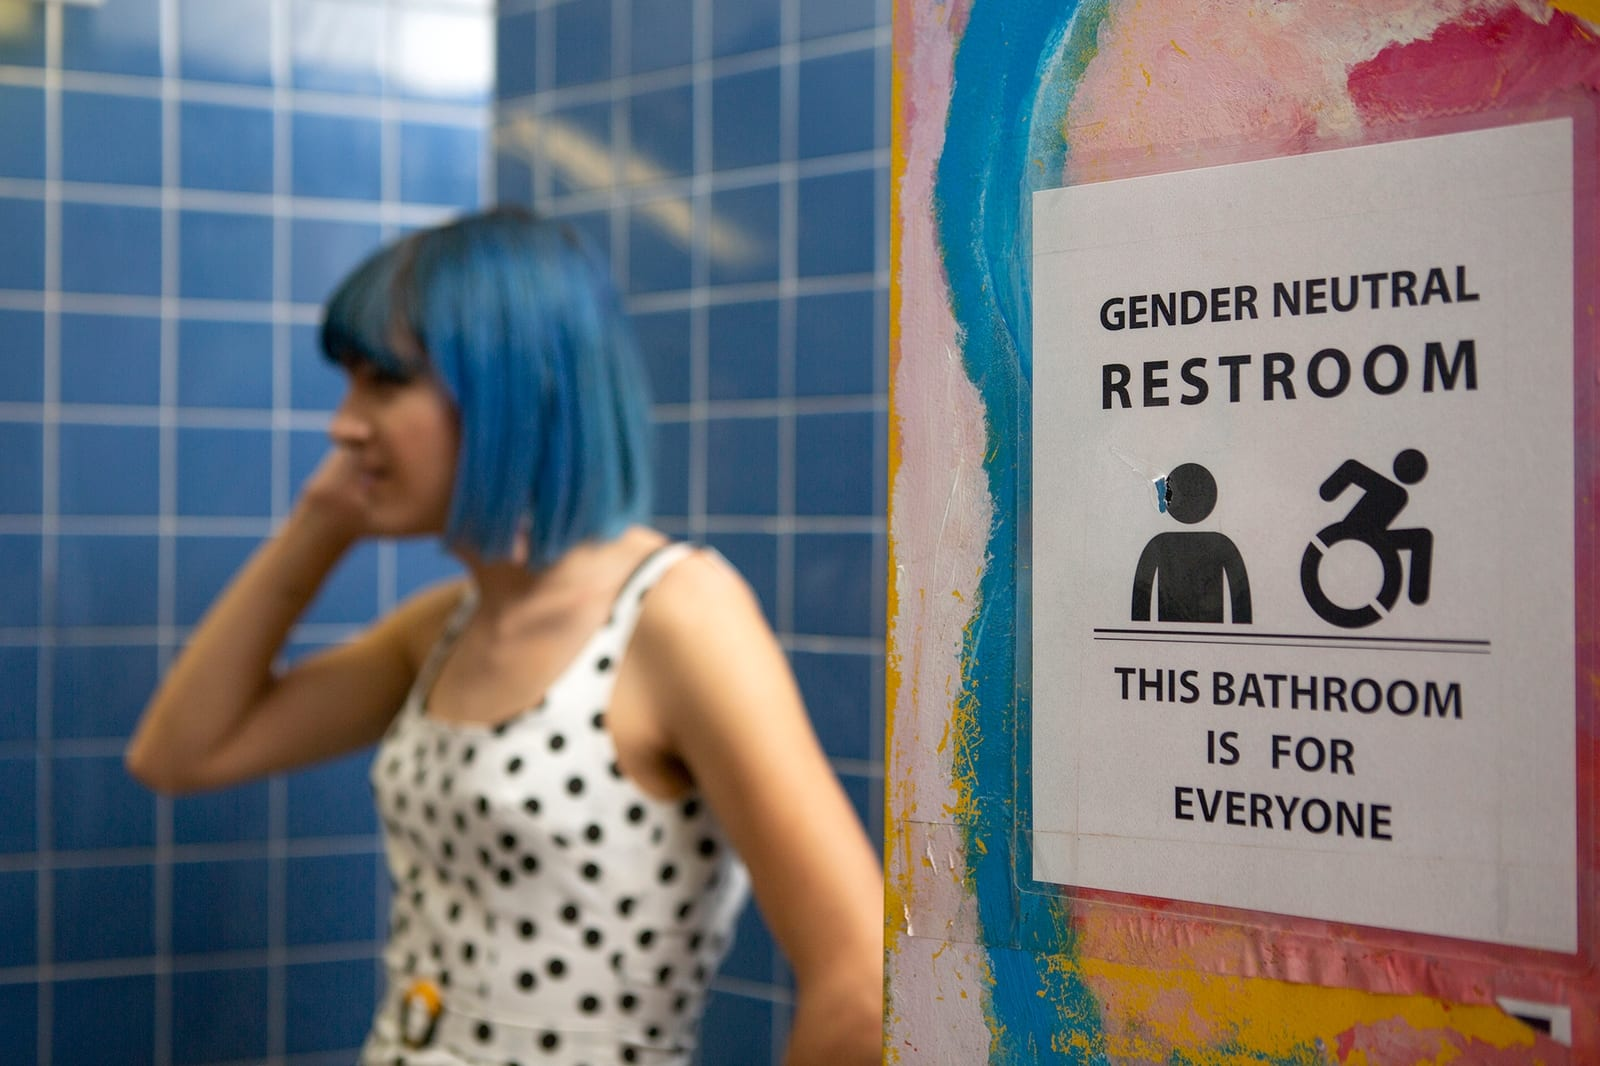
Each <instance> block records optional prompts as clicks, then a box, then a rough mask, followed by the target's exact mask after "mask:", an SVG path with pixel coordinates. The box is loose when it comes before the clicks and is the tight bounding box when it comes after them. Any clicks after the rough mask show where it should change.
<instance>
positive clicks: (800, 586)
mask: <svg viewBox="0 0 1600 1066" xmlns="http://www.w3.org/2000/svg"><path fill="white" fill-rule="evenodd" d="M873 575H874V570H873V544H872V537H871V536H870V535H869V534H866V533H801V534H797V535H796V536H795V538H794V628H795V632H797V633H806V634H811V635H816V636H836V637H870V636H875V635H876V634H877V633H878V632H879V628H880V626H881V620H879V619H875V618H874V617H873V596H872V581H873Z"/></svg>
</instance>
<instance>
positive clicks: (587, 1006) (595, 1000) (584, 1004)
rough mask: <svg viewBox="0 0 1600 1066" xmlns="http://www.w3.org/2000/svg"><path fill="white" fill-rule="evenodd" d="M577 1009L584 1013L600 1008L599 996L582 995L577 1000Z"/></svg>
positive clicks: (591, 1012) (590, 1012)
mask: <svg viewBox="0 0 1600 1066" xmlns="http://www.w3.org/2000/svg"><path fill="white" fill-rule="evenodd" d="M578 1009H579V1010H581V1011H583V1013H585V1014H593V1013H594V1012H595V1011H597V1010H599V1009H600V998H599V997H598V996H584V997H583V998H582V999H580V1000H578Z"/></svg>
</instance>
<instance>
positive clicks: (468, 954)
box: [461, 940, 478, 962]
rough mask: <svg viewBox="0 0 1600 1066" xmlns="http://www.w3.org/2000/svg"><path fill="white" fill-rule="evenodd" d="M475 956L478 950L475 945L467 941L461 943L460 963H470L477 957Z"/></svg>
mask: <svg viewBox="0 0 1600 1066" xmlns="http://www.w3.org/2000/svg"><path fill="white" fill-rule="evenodd" d="M477 954H478V948H477V946H476V945H475V944H473V942H472V941H470V940H468V941H466V942H465V943H463V944H462V945H461V961H462V962H471V961H472V960H473V959H474V958H476V957H477Z"/></svg>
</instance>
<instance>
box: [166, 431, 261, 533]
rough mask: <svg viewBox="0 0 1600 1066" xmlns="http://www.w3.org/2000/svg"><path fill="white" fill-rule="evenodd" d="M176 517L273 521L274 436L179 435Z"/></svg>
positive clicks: (250, 433)
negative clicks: (177, 515) (270, 518)
mask: <svg viewBox="0 0 1600 1066" xmlns="http://www.w3.org/2000/svg"><path fill="white" fill-rule="evenodd" d="M178 514H180V515H207V516H220V515H228V516H232V517H242V518H245V517H247V518H266V517H268V516H270V515H271V514H272V433H271V431H269V430H265V429H195V428H183V429H179V430H178Z"/></svg>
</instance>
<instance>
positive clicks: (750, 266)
mask: <svg viewBox="0 0 1600 1066" xmlns="http://www.w3.org/2000/svg"><path fill="white" fill-rule="evenodd" d="M779 203H780V199H779V195H778V187H777V186H776V185H751V186H748V187H745V188H742V189H723V190H721V191H719V192H714V193H712V194H711V227H712V233H713V238H712V241H711V247H710V249H709V254H710V257H711V283H712V284H713V285H728V284H735V283H740V282H751V281H776V280H778V225H779V222H778V207H779ZM802 225H803V223H802ZM723 229H725V230H726V231H727V238H726V239H725V240H718V239H717V238H716V236H715V235H716V233H717V232H718V231H719V230H723Z"/></svg>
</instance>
